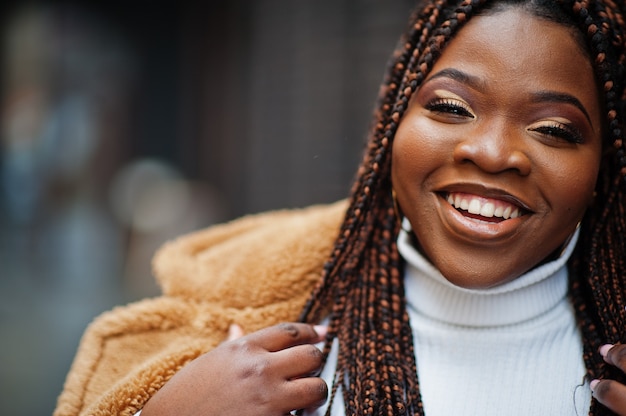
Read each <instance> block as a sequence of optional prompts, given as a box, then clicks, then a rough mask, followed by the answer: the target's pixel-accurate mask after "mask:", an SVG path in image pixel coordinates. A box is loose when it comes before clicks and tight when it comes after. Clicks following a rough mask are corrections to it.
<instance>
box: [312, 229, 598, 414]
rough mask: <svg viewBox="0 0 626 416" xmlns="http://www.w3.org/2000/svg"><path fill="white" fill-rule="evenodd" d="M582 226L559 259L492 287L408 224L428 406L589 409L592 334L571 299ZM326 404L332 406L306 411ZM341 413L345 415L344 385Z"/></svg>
mask: <svg viewBox="0 0 626 416" xmlns="http://www.w3.org/2000/svg"><path fill="white" fill-rule="evenodd" d="M577 234H578V233H576V235H575V236H574V238H572V240H571V241H570V242H569V244H568V246H567V247H566V249H565V251H564V252H563V253H562V255H561V256H560V257H559V258H558V259H556V260H554V261H552V262H550V263H546V264H544V265H541V266H540V267H537V268H535V269H533V270H531V271H530V272H528V273H526V274H525V275H523V276H520V277H519V278H518V279H516V280H514V281H512V282H509V283H506V284H503V285H500V286H497V287H494V288H491V289H486V290H470V289H464V288H461V287H458V286H455V285H453V284H451V283H450V282H448V281H447V280H446V279H445V278H444V277H443V276H442V275H441V273H439V271H438V270H437V269H435V268H434V267H433V266H432V265H431V264H430V263H429V262H428V261H427V260H426V259H425V258H424V257H423V256H422V255H421V254H419V253H418V252H417V251H416V250H415V248H414V247H413V246H412V245H411V243H410V239H409V235H408V234H407V233H406V232H402V233H401V234H400V237H399V240H398V248H399V250H400V254H401V255H402V257H403V258H404V259H405V260H406V263H407V267H406V276H405V290H406V298H407V304H408V311H409V318H410V322H411V327H412V329H413V337H414V343H415V353H416V360H417V367H418V377H419V381H420V388H421V394H422V400H423V403H424V410H425V413H426V415H427V416H456V415H464V416H466V415H479V416H502V415H507V416H515V415H524V416H528V415H550V416H555V415H567V416H572V415H574V416H576V415H580V416H582V415H586V414H588V413H589V404H590V402H591V391H590V389H589V386H588V384H587V383H585V384H583V378H584V375H585V367H584V363H583V360H582V341H581V338H580V333H579V331H578V329H577V327H576V322H575V318H574V311H573V310H572V307H571V305H570V304H569V302H568V299H567V290H568V276H567V267H566V262H567V260H568V259H569V257H570V255H571V253H572V251H573V249H574V246H575V244H576V240H577V238H578V235H577ZM336 349H337V344H336V343H335V345H334V346H333V350H332V351H331V355H330V357H329V360H328V365H327V366H326V367H325V368H324V371H323V372H322V377H323V378H324V379H325V380H326V382H327V383H328V385H329V387H330V386H331V385H332V379H333V374H334V371H335V363H336V357H337V351H336ZM325 411H326V406H323V407H321V408H319V409H317V410H315V411H309V412H307V413H305V414H306V415H309V416H317V415H323V414H324V413H325ZM331 414H332V415H333V416H334V415H344V406H343V399H342V396H341V392H340V391H339V392H338V393H337V396H336V397H335V401H334V403H333V407H332V412H331Z"/></svg>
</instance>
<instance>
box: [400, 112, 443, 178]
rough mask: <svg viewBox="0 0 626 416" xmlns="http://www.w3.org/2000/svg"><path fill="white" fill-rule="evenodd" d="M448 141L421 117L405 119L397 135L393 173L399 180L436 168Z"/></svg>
mask: <svg viewBox="0 0 626 416" xmlns="http://www.w3.org/2000/svg"><path fill="white" fill-rule="evenodd" d="M445 142H446V140H445V139H444V138H443V136H442V134H441V133H440V132H439V131H437V129H435V128H433V127H432V126H430V125H428V123H427V122H425V121H424V120H423V119H422V118H420V117H408V118H406V119H404V120H403V121H402V122H401V123H400V126H399V127H398V131H397V133H396V136H395V139H394V142H393V149H392V159H391V160H392V172H393V175H394V176H396V177H397V178H398V179H402V178H403V177H405V176H411V177H413V176H414V175H415V174H416V173H417V172H422V173H423V172H424V170H427V169H428V167H429V166H434V165H436V164H437V163H439V162H440V161H441V159H442V156H443V155H442V153H445V151H446V150H445V146H444V143H445Z"/></svg>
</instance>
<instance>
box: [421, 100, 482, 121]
mask: <svg viewBox="0 0 626 416" xmlns="http://www.w3.org/2000/svg"><path fill="white" fill-rule="evenodd" d="M424 108H426V109H427V110H428V111H431V112H433V113H436V114H439V115H444V116H453V117H463V118H474V114H472V112H471V111H470V108H469V106H468V105H467V104H466V103H464V102H462V101H459V100H455V99H452V98H435V99H434V100H432V101H430V102H429V103H428V104H426V105H425V106H424Z"/></svg>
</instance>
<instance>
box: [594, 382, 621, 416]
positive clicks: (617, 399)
mask: <svg viewBox="0 0 626 416" xmlns="http://www.w3.org/2000/svg"><path fill="white" fill-rule="evenodd" d="M590 385H591V391H592V392H593V397H595V398H596V399H598V401H599V402H600V403H602V404H603V405H605V406H606V407H608V408H609V409H611V410H612V411H614V412H615V413H617V414H618V415H622V416H626V386H624V385H623V384H620V383H618V382H617V381H614V380H593V381H592V382H591V384H590Z"/></svg>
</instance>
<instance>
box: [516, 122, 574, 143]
mask: <svg viewBox="0 0 626 416" xmlns="http://www.w3.org/2000/svg"><path fill="white" fill-rule="evenodd" d="M528 130H529V131H534V132H537V133H539V134H541V135H542V136H545V137H548V138H550V139H557V140H564V141H566V142H568V143H574V144H581V143H583V142H584V141H585V139H584V137H583V135H582V134H581V133H580V132H579V131H578V129H576V128H575V127H574V126H571V125H568V124H565V123H559V122H557V121H550V122H547V123H544V124H542V125H539V126H536V127H530V128H529V129H528Z"/></svg>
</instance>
